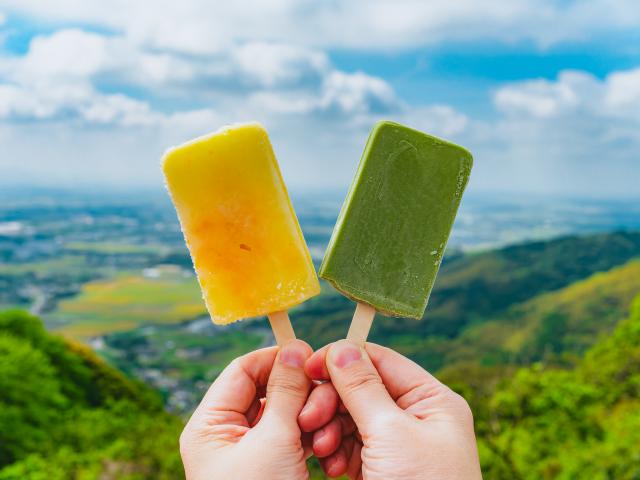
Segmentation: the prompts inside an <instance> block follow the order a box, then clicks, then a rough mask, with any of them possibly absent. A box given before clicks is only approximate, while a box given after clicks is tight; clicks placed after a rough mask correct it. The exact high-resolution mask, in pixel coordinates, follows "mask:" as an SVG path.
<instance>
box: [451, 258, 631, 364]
mask: <svg viewBox="0 0 640 480" xmlns="http://www.w3.org/2000/svg"><path fill="white" fill-rule="evenodd" d="M639 292H640V260H632V261H630V262H628V263H627V264H625V265H623V266H620V267H616V268H613V269H611V270H609V271H608V272H601V273H596V274H594V275H592V276H591V277H589V278H587V279H585V280H581V281H578V282H575V283H573V284H571V285H569V286H567V287H564V288H561V289H559V290H556V291H554V292H549V293H544V294H540V295H537V296H535V297H534V298H532V299H531V300H528V301H526V302H523V303H519V304H517V305H513V306H512V307H510V308H509V309H508V310H507V312H506V313H505V314H503V315H501V316H499V317H498V318H496V319H495V320H489V321H485V322H482V323H478V324H476V325H472V326H470V327H468V328H466V329H465V330H464V331H463V332H462V334H461V335H460V336H459V337H458V338H456V339H455V340H453V341H451V342H449V348H448V354H447V355H446V356H445V363H446V364H447V365H448V366H449V367H450V366H451V365H453V364H455V363H457V362H461V361H462V362H464V361H467V362H469V361H471V362H476V363H480V364H482V365H492V364H509V363H511V364H530V363H533V362H535V361H539V360H542V359H546V360H548V361H549V360H556V361H559V360H562V359H560V358H559V357H560V356H562V357H564V360H565V361H566V360H569V358H568V357H569V356H570V355H572V354H580V353H582V352H584V350H586V349H587V348H588V347H590V346H591V345H593V344H594V343H595V342H596V341H597V339H598V337H599V336H601V335H606V334H609V333H611V331H612V330H613V329H614V328H615V326H616V324H617V322H618V321H619V319H620V318H622V317H623V316H624V315H625V312H627V310H628V308H629V305H630V304H631V301H632V300H633V298H634V297H635V296H636V295H637V294H638V293H639Z"/></svg>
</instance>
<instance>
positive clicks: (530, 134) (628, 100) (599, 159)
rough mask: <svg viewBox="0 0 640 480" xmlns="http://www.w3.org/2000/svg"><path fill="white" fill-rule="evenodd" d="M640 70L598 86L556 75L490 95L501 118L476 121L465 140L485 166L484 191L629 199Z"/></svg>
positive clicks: (634, 187)
mask: <svg viewBox="0 0 640 480" xmlns="http://www.w3.org/2000/svg"><path fill="white" fill-rule="evenodd" d="M638 81H640V69H633V70H626V71H618V72H613V73H611V74H609V75H608V76H606V77H605V78H604V79H602V80H600V79H598V78H596V77H595V76H593V75H591V74H589V73H587V72H580V71H564V72H561V73H560V74H559V75H558V78H557V79H556V80H539V79H538V80H527V81H521V82H515V83H512V84H510V85H506V86H504V87H502V88H500V89H498V90H497V91H496V92H495V93H494V97H493V100H494V103H495V105H496V108H497V109H498V111H499V112H501V113H502V114H503V115H502V116H501V117H499V118H498V119H497V121H496V122H494V123H488V122H476V123H475V124H474V125H473V126H472V127H471V128H470V129H469V131H468V132H467V133H468V136H467V138H466V141H467V142H468V143H469V144H470V146H472V147H473V148H474V149H475V151H476V152H477V153H478V155H479V156H480V157H481V158H484V159H486V160H487V162H486V167H487V168H483V169H482V170H481V171H480V172H478V173H479V176H480V178H477V180H478V181H479V182H480V183H482V184H483V186H484V187H485V188H490V189H491V188H493V189H500V188H501V187H502V188H506V189H508V188H507V187H513V186H514V185H516V186H521V188H523V189H531V188H532V187H534V188H535V189H536V190H538V191H549V192H552V193H569V194H583V195H584V194H588V195H589V196H592V197H595V196H607V195H616V196H630V195H637V194H638V193H639V190H638V179H637V172H638V167H639V166H640V157H639V155H638V152H640V95H638V88H637V87H636V86H637V82H638Z"/></svg>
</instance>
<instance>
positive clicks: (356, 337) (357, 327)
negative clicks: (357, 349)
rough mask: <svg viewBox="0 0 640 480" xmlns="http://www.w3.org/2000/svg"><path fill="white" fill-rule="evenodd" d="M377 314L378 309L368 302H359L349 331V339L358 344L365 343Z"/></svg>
mask: <svg viewBox="0 0 640 480" xmlns="http://www.w3.org/2000/svg"><path fill="white" fill-rule="evenodd" d="M375 316H376V309H375V308H373V307H372V306H371V305H367V304H366V303H360V302H358V305H357V306H356V311H355V313H354V314H353V320H351V326H350V327H349V333H347V340H349V341H351V342H353V343H356V344H358V345H364V342H366V341H367V336H368V335H369V330H371V324H372V323H373V318H374V317H375Z"/></svg>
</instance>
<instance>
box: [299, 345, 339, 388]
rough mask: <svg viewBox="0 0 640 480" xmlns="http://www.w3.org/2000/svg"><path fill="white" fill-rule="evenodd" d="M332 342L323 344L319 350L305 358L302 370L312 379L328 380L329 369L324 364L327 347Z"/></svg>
mask: <svg viewBox="0 0 640 480" xmlns="http://www.w3.org/2000/svg"><path fill="white" fill-rule="evenodd" d="M331 345H332V344H331V343H330V344H329V345H325V346H324V347H322V348H321V349H319V350H316V351H315V352H313V355H311V357H310V358H309V360H307V362H306V363H305V365H304V371H305V372H306V374H307V375H308V376H309V378H311V379H313V380H329V378H330V377H329V370H327V366H326V364H325V358H326V356H327V352H328V351H329V347H330V346H331Z"/></svg>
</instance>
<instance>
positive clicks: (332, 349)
mask: <svg viewBox="0 0 640 480" xmlns="http://www.w3.org/2000/svg"><path fill="white" fill-rule="evenodd" d="M305 370H306V372H307V374H308V375H309V377H311V378H313V379H315V380H330V381H331V383H332V385H333V386H334V387H335V391H337V394H339V396H340V399H341V402H342V403H343V404H344V407H346V410H345V409H344V408H342V407H341V406H339V404H337V402H336V401H335V394H333V397H334V398H332V394H331V393H330V387H329V386H328V385H330V384H325V385H327V386H326V387H323V389H324V393H323V399H320V398H319V397H318V398H316V399H315V402H312V399H313V395H312V396H311V397H310V398H309V401H308V402H307V408H309V406H310V405H313V409H314V410H324V411H325V413H324V415H325V417H327V418H329V420H328V421H327V423H326V424H325V425H324V427H322V428H321V429H320V430H318V431H316V432H315V433H313V450H314V453H315V454H316V456H318V457H323V458H322V459H321V461H320V463H321V465H322V467H323V469H324V470H325V472H326V473H327V474H328V475H329V476H331V477H337V476H340V475H343V474H347V475H348V476H349V477H350V478H364V479H367V480H370V479H388V478H394V479H442V480H450V479H464V480H473V479H479V478H482V477H481V473H480V465H479V460H478V453H477V447H476V440H475V434H474V430H473V418H472V415H471V410H470V409H469V406H468V404H467V402H466V401H465V400H464V399H463V398H462V397H461V396H459V395H458V394H456V393H455V392H453V391H452V390H450V389H449V388H448V387H447V386H446V385H443V384H442V383H440V382H439V381H438V380H436V379H435V378H434V377H433V376H431V375H430V374H429V373H427V372H426V371H425V370H424V369H422V368H421V367H420V366H418V365H417V364H415V363H414V362H412V361H411V360H409V359H407V358H405V357H403V356H402V355H400V354H399V353H396V352H394V351H393V350H390V349H388V348H385V347H381V346H379V345H375V344H371V343H368V344H367V345H366V349H361V348H359V347H358V346H356V345H354V344H352V343H349V342H348V341H346V340H341V341H339V342H337V343H335V344H331V345H328V346H327V347H324V348H323V349H321V350H319V351H317V352H316V353H314V354H313V356H312V357H311V358H310V359H309V360H308V361H307V363H306V366H305ZM320 400H322V402H324V403H322V402H321V401H320ZM334 405H338V406H334ZM305 410H306V408H305ZM346 412H348V414H350V417H351V418H352V419H353V420H351V419H350V418H349V415H346V414H345V413H346ZM304 413H305V412H304V411H303V412H302V414H301V416H300V418H299V422H300V425H301V427H302V428H303V430H308V428H305V427H306V424H305V419H304V415H303V414H304ZM354 422H355V427H357V431H354V430H355V429H354V427H353V424H354ZM316 423H318V422H317V421H316Z"/></svg>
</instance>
